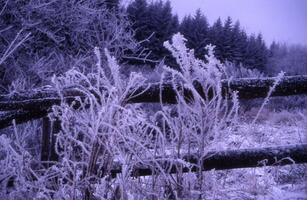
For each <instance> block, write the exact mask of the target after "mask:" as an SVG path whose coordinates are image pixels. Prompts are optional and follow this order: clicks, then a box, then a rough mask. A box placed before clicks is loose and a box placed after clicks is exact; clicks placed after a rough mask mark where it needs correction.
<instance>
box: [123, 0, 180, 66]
mask: <svg viewBox="0 0 307 200" xmlns="http://www.w3.org/2000/svg"><path fill="white" fill-rule="evenodd" d="M127 13H128V15H129V19H130V20H131V21H132V22H133V23H134V24H133V29H134V30H135V38H136V39H137V40H138V41H144V40H146V41H147V42H144V43H142V46H143V47H144V48H145V49H147V50H148V51H150V52H151V54H150V56H149V58H150V59H152V60H159V59H162V58H164V57H168V55H169V52H168V51H167V50H166V49H165V48H164V47H163V42H164V41H167V40H169V39H170V38H171V36H172V35H173V34H174V33H176V32H177V31H178V24H179V22H178V17H177V16H176V15H175V16H173V15H172V8H171V4H170V1H167V2H165V3H164V2H163V1H161V0H160V1H155V2H152V3H150V4H147V2H146V0H135V1H134V2H133V3H131V4H130V5H129V6H128V8H127Z"/></svg>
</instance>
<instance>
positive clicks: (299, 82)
mask: <svg viewBox="0 0 307 200" xmlns="http://www.w3.org/2000/svg"><path fill="white" fill-rule="evenodd" d="M273 83H274V78H262V79H253V78H252V79H246V78H245V79H234V80H231V81H228V80H223V81H222V91H223V95H224V96H227V95H228V94H229V93H230V92H231V91H238V97H239V98H240V99H252V98H263V97H266V96H267V93H268V91H269V89H270V87H271V86H272V85H273ZM195 88H196V90H198V91H199V92H200V94H202V92H201V91H202V88H201V86H200V84H197V83H196V84H195ZM62 93H63V98H64V100H65V101H66V102H68V103H71V102H72V101H74V100H75V98H76V97H81V99H82V98H83V97H84V93H82V92H81V91H79V90H78V89H77V88H69V89H65V90H63V91H62ZM160 93H161V94H162V98H161V99H162V102H163V103H169V104H174V103H176V94H175V91H174V89H173V87H172V85H171V84H163V87H162V91H160V85H159V84H158V83H153V84H150V85H145V86H143V87H141V88H138V89H137V90H136V91H134V92H133V94H132V93H129V94H128V95H127V98H126V101H127V103H157V102H159V101H160ZM184 94H185V96H186V98H187V99H189V98H192V95H191V92H190V91H189V90H188V89H185V90H184ZM300 94H307V76H288V77H284V78H283V80H282V81H281V82H280V84H279V85H278V86H277V87H276V89H275V90H274V92H273V93H272V95H271V96H289V95H300ZM61 100H62V99H61V97H60V96H59V94H58V92H57V91H55V90H52V89H48V90H36V91H34V92H29V91H28V92H24V93H16V94H11V95H0V111H10V110H19V111H16V113H15V114H14V115H12V114H9V115H6V114H3V115H2V116H0V128H4V127H7V121H10V120H12V119H15V118H13V116H14V117H16V118H17V119H18V120H16V122H17V123H19V122H26V121H29V120H32V119H35V118H37V117H38V116H41V115H38V113H47V112H48V111H49V110H50V107H51V106H53V105H59V104H60V103H61ZM26 112H28V113H26ZM18 113H21V114H20V115H18ZM22 117H27V118H25V119H23V120H21V118H22ZM42 117H43V116H42ZM1 124H3V125H1Z"/></svg>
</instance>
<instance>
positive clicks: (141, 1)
mask: <svg viewBox="0 0 307 200" xmlns="http://www.w3.org/2000/svg"><path fill="white" fill-rule="evenodd" d="M127 13H128V17H129V20H130V21H131V22H132V28H133V29H134V30H135V39H137V40H138V41H142V40H145V39H146V38H148V37H149V36H150V30H149V27H148V25H149V21H148V5H147V2H146V0H135V1H133V2H132V3H131V4H129V6H128V7H127Z"/></svg>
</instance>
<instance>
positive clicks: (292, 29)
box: [170, 0, 307, 45]
mask: <svg viewBox="0 0 307 200" xmlns="http://www.w3.org/2000/svg"><path fill="white" fill-rule="evenodd" d="M170 1H171V4H172V7H173V12H174V13H176V14H178V16H179V18H180V19H182V18H183V17H184V16H185V15H188V14H192V15H193V14H194V13H195V11H196V10H197V9H198V8H200V9H201V11H202V12H203V13H204V14H205V16H206V17H207V18H208V20H209V22H210V24H212V23H213V22H214V21H215V20H216V19H217V18H218V17H221V18H222V19H226V18H227V16H230V17H231V18H232V19H233V21H236V20H239V21H240V24H241V26H242V27H243V28H244V29H245V30H246V31H247V33H255V34H258V33H262V35H263V37H264V39H265V41H266V42H267V44H268V45H269V44H271V42H272V41H279V42H286V43H289V44H302V45H307V0H170Z"/></svg>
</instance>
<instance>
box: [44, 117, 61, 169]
mask: <svg viewBox="0 0 307 200" xmlns="http://www.w3.org/2000/svg"><path fill="white" fill-rule="evenodd" d="M60 130H61V121H60V120H58V119H56V120H54V121H50V119H49V117H44V118H43V127H42V143H41V144H42V147H41V161H57V160H58V155H57V154H56V152H55V142H56V137H57V133H59V132H60ZM46 166H49V164H47V165H46Z"/></svg>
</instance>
